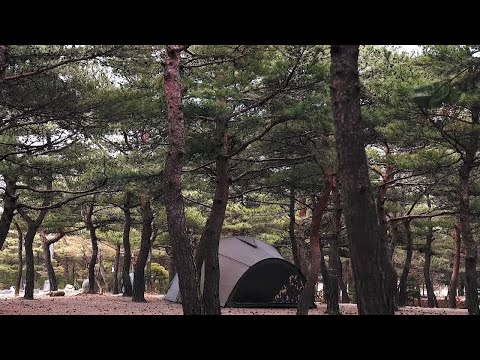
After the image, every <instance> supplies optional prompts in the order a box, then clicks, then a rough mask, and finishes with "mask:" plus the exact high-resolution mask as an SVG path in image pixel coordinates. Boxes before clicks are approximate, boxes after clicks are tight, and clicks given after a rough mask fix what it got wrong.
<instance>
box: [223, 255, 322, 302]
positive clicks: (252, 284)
mask: <svg viewBox="0 0 480 360" xmlns="http://www.w3.org/2000/svg"><path fill="white" fill-rule="evenodd" d="M305 283H306V279H305V276H303V274H302V273H301V272H300V270H299V269H298V268H297V267H295V266H294V265H292V264H290V263H289V262H287V261H285V260H283V259H277V258H270V259H265V260H262V261H260V262H258V263H257V264H255V265H253V266H252V267H250V269H248V271H246V272H245V274H243V276H242V277H241V278H240V280H239V281H238V282H237V284H236V285H235V287H234V289H233V290H232V292H231V294H230V297H229V299H228V301H227V304H226V306H229V307H296V306H297V303H298V299H299V297H300V294H301V292H302V289H303V287H304V286H305ZM309 306H310V307H314V302H313V299H312V301H311V303H310V304H309Z"/></svg>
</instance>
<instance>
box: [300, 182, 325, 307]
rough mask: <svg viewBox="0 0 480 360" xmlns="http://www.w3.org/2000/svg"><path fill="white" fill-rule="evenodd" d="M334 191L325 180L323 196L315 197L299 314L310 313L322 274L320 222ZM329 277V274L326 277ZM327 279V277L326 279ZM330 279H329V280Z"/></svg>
mask: <svg viewBox="0 0 480 360" xmlns="http://www.w3.org/2000/svg"><path fill="white" fill-rule="evenodd" d="M331 192H332V185H331V183H330V182H329V181H326V182H325V188H324V189H323V194H322V197H321V198H320V199H319V200H318V199H315V198H314V199H313V213H312V224H311V225H310V248H311V259H312V260H311V265H310V271H309V272H308V276H307V282H306V284H305V286H304V288H303V290H302V293H301V294H300V298H299V299H298V304H297V315H308V308H309V305H310V302H311V300H312V299H313V297H314V294H315V286H316V285H317V282H318V276H319V275H320V270H321V269H320V267H321V266H322V260H321V255H322V254H321V250H320V224H321V222H322V218H323V213H324V212H325V209H326V208H327V204H328V199H329V197H330V193H331ZM326 278H327V279H328V275H327V277H326ZM324 281H325V279H324ZM327 281H328V280H327Z"/></svg>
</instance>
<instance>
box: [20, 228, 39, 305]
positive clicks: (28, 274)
mask: <svg viewBox="0 0 480 360" xmlns="http://www.w3.org/2000/svg"><path fill="white" fill-rule="evenodd" d="M36 232H37V229H35V227H33V226H28V230H27V233H26V234H25V265H26V270H25V295H24V296H23V297H24V298H25V299H27V300H33V288H34V286H35V263H34V259H33V239H34V237H35V233H36Z"/></svg>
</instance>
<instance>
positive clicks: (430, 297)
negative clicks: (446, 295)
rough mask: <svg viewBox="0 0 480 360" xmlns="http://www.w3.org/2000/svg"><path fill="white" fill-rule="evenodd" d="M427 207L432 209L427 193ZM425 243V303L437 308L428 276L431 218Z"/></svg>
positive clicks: (431, 240) (430, 256)
mask: <svg viewBox="0 0 480 360" xmlns="http://www.w3.org/2000/svg"><path fill="white" fill-rule="evenodd" d="M427 205H428V209H429V210H430V209H431V208H432V204H431V201H430V196H429V194H428V193H427ZM427 228H428V229H427V242H426V243H425V265H424V267H423V277H424V279H425V287H426V288H427V299H428V300H427V301H428V307H431V308H433V307H438V302H437V297H436V296H435V292H434V291H433V283H432V278H431V276H430V263H431V260H432V242H433V240H435V239H434V237H433V225H432V218H429V219H428V225H427Z"/></svg>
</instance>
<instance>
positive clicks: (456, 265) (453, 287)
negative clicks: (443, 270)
mask: <svg viewBox="0 0 480 360" xmlns="http://www.w3.org/2000/svg"><path fill="white" fill-rule="evenodd" d="M452 235H453V242H454V250H453V270H452V277H451V279H450V288H449V290H448V306H449V307H450V308H452V309H455V308H456V307H457V286H458V272H459V270H460V244H461V241H460V224H459V223H458V222H457V223H456V224H455V226H454V228H453V232H452Z"/></svg>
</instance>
